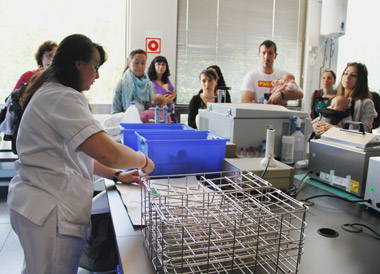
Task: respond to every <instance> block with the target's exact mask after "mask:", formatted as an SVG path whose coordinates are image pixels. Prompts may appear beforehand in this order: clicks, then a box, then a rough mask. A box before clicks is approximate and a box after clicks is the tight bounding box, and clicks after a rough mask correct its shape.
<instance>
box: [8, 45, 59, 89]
mask: <svg viewBox="0 0 380 274" xmlns="http://www.w3.org/2000/svg"><path fill="white" fill-rule="evenodd" d="M56 50H57V43H55V42H52V41H46V42H44V43H43V44H42V45H41V46H39V48H38V50H37V52H36V54H35V55H34V57H35V59H36V61H37V65H38V69H36V70H30V71H27V72H25V73H24V74H23V75H21V77H20V79H18V81H17V83H16V86H15V87H14V89H13V91H15V90H16V89H19V88H20V87H21V84H22V83H29V81H30V79H31V78H32V76H33V75H34V74H36V73H37V72H39V71H40V70H41V69H43V68H46V67H47V66H48V65H50V63H51V60H52V59H53V55H54V53H55V51H56Z"/></svg>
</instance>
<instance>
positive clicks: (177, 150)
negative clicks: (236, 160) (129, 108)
mask: <svg viewBox="0 0 380 274" xmlns="http://www.w3.org/2000/svg"><path fill="white" fill-rule="evenodd" d="M135 134H136V136H137V137H138V150H139V151H141V152H143V153H144V154H145V155H147V156H148V157H149V158H150V159H152V160H153V162H154V164H155V169H154V171H153V172H152V173H151V175H172V174H187V173H198V172H214V171H221V170H222V169H223V159H224V157H225V155H226V142H227V141H229V139H227V138H225V137H222V136H220V135H217V134H214V133H212V132H209V131H186V130H183V131H173V132H168V131H166V132H148V131H146V132H138V131H137V132H136V133H135Z"/></svg>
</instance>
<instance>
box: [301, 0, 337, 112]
mask: <svg viewBox="0 0 380 274" xmlns="http://www.w3.org/2000/svg"><path fill="white" fill-rule="evenodd" d="M324 1H331V0H324ZM321 10H322V1H321V0H308V10H307V15H306V21H307V22H306V36H305V52H304V66H303V90H304V98H303V99H302V110H304V111H307V112H309V111H310V100H311V95H312V94H313V91H314V90H316V89H318V88H319V87H320V74H321V72H323V71H324V70H325V69H332V70H334V71H335V72H336V75H337V83H336V84H338V82H339V77H340V75H341V72H340V71H337V60H338V48H339V38H335V39H327V40H326V38H325V37H324V36H321V35H320V26H321Z"/></svg>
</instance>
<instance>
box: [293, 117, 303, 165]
mask: <svg viewBox="0 0 380 274" xmlns="http://www.w3.org/2000/svg"><path fill="white" fill-rule="evenodd" d="M295 122H296V131H295V132H294V133H293V134H292V136H294V158H293V160H294V163H297V161H300V160H303V157H304V155H305V136H304V135H303V133H302V131H301V119H300V118H299V117H297V120H296V121H295Z"/></svg>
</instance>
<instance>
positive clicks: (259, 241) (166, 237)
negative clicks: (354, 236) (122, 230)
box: [142, 172, 308, 273]
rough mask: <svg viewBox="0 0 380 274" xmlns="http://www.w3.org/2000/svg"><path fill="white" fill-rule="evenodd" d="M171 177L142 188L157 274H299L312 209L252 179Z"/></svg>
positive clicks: (223, 175)
mask: <svg viewBox="0 0 380 274" xmlns="http://www.w3.org/2000/svg"><path fill="white" fill-rule="evenodd" d="M194 176H195V175H194ZM174 177H175V176H168V177H166V178H165V179H164V180H162V179H161V180H159V181H157V180H155V178H150V180H149V181H148V180H145V181H144V182H143V184H142V185H143V187H142V189H143V191H142V219H143V222H145V225H146V227H145V228H144V230H143V234H144V237H145V244H146V247H147V250H148V252H149V255H150V257H151V259H152V264H153V266H154V268H155V270H156V272H157V273H297V271H298V269H299V263H300V257H301V254H302V253H303V241H304V239H305V234H304V230H305V227H306V223H305V214H306V211H307V210H308V208H307V206H305V205H304V204H303V203H301V202H299V201H297V200H295V199H293V198H291V197H290V196H288V195H286V194H284V193H283V192H282V191H280V190H278V189H275V188H273V187H272V186H271V185H270V184H269V183H268V182H266V181H265V180H263V179H261V178H260V177H258V176H256V175H254V174H252V173H246V174H239V175H231V174H228V173H226V172H220V173H212V174H203V175H198V176H196V178H197V182H196V183H195V184H189V183H188V182H187V180H188V179H187V178H188V176H187V177H183V184H181V185H178V184H176V185H173V184H171V180H172V179H173V178H174Z"/></svg>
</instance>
